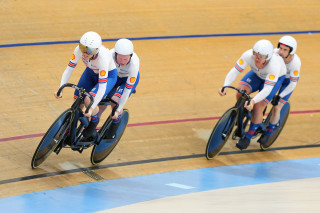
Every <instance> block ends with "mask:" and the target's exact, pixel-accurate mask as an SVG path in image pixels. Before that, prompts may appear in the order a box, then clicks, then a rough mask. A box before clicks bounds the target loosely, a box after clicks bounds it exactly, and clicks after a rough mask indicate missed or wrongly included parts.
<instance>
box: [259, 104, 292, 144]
mask: <svg viewBox="0 0 320 213" xmlns="http://www.w3.org/2000/svg"><path fill="white" fill-rule="evenodd" d="M271 111H272V109H271ZM289 113H290V103H289V102H287V103H286V104H285V105H284V106H283V107H282V109H281V112H280V121H279V122H280V126H278V127H276V130H275V132H274V133H273V134H272V136H271V137H270V138H269V141H268V142H267V143H266V144H260V148H261V150H267V149H268V148H269V147H270V146H271V145H272V144H273V143H274V142H275V141H276V140H277V138H278V136H279V135H280V133H281V131H282V129H283V127H284V125H285V124H286V122H287V119H288V117H289ZM269 115H270V116H271V113H270V114H269ZM269 115H268V117H269ZM268 117H267V119H266V120H267V121H268V122H269V120H270V118H269V120H268Z"/></svg>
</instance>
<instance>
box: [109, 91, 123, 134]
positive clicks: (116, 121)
mask: <svg viewBox="0 0 320 213" xmlns="http://www.w3.org/2000/svg"><path fill="white" fill-rule="evenodd" d="M112 100H114V101H115V102H117V103H119V100H120V98H119V97H118V96H113V97H112ZM114 107H115V104H114V103H112V104H111V108H112V109H113V108H114ZM122 112H123V110H121V112H120V113H119V116H118V117H117V118H115V119H112V123H111V125H110V127H109V130H108V133H107V135H106V139H114V138H115V137H116V133H117V130H118V127H119V125H120V119H121V114H122ZM110 116H111V115H110Z"/></svg>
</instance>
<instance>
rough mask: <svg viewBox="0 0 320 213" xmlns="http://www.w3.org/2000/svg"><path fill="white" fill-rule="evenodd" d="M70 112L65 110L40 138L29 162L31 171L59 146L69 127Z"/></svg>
mask: <svg viewBox="0 0 320 213" xmlns="http://www.w3.org/2000/svg"><path fill="white" fill-rule="evenodd" d="M71 116H72V111H71V109H67V110H66V111H64V112H63V113H62V114H61V115H60V116H59V117H58V118H57V119H56V120H55V121H54V122H53V124H52V125H51V126H50V128H49V129H48V130H47V132H46V133H45V135H44V136H43V137H42V139H41V141H40V143H39V145H38V147H37V149H36V151H35V152H34V154H33V157H32V160H31V167H32V168H33V169H35V168H37V167H38V166H39V165H41V164H42V163H43V162H44V161H45V160H46V159H47V158H48V157H49V155H50V154H51V153H52V151H53V150H54V149H55V148H56V147H57V146H58V145H59V143H60V142H61V139H62V138H63V137H64V134H65V132H66V131H67V129H68V127H69V126H70V124H69V122H68V121H69V120H70V119H71Z"/></svg>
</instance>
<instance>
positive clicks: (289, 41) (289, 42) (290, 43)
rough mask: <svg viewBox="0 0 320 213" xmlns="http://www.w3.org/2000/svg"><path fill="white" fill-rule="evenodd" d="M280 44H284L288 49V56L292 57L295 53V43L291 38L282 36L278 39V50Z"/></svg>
mask: <svg viewBox="0 0 320 213" xmlns="http://www.w3.org/2000/svg"><path fill="white" fill-rule="evenodd" d="M280 44H284V45H285V46H287V47H289V48H290V52H289V53H290V54H291V55H293V54H295V53H296V51H297V41H296V39H294V38H293V37H292V36H283V37H282V38H280V40H279V43H278V48H279V47H280Z"/></svg>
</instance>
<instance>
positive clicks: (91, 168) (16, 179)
mask: <svg viewBox="0 0 320 213" xmlns="http://www.w3.org/2000/svg"><path fill="white" fill-rule="evenodd" d="M315 147H320V144H312V145H303V146H287V147H277V148H269V149H267V150H265V151H262V150H260V149H251V150H244V151H230V152H221V153H220V154H219V155H234V154H244V153H256V152H270V151H278V150H293V149H304V148H315ZM199 157H204V158H205V155H204V154H192V155H184V156H174V157H166V158H155V159H148V160H139V161H129V162H123V163H114V164H106V165H100V166H92V167H86V168H77V169H70V170H63V171H59V172H51V173H44V174H38V175H30V176H24V177H19V178H12V179H7V180H1V181H0V185H1V184H7V183H15V182H21V181H27V180H34V179H40V178H46V177H52V176H57V175H64V174H72V173H77V172H84V171H85V172H86V173H88V172H90V171H94V170H100V169H106V168H112V167H121V166H130V165H139V164H146V163H155V162H164V161H173V160H184V159H191V158H199ZM211 161H214V160H211ZM97 181H100V180H97Z"/></svg>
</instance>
